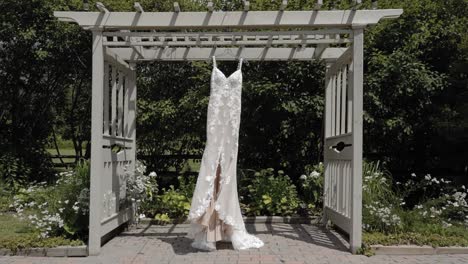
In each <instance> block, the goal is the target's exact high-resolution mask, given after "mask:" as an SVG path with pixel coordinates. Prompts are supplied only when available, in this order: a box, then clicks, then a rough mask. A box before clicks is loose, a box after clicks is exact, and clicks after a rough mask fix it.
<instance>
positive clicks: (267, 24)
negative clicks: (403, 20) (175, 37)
mask: <svg viewBox="0 0 468 264" xmlns="http://www.w3.org/2000/svg"><path fill="white" fill-rule="evenodd" d="M176 3H177V2H176ZM176 3H174V8H175V11H176V12H144V13H137V12H110V13H109V15H108V17H106V19H103V14H102V13H99V12H75V11H55V12H54V16H55V17H57V18H59V19H60V20H61V21H67V22H71V21H75V22H76V23H78V24H79V25H80V26H82V27H84V28H87V29H89V28H96V27H98V28H103V27H105V28H121V29H125V28H127V29H128V28H131V29H158V30H166V29H177V28H178V29H188V28H206V29H208V28H210V29H215V28H255V29H261V28H271V27H272V26H275V27H349V26H351V25H354V24H361V25H372V24H376V23H378V22H379V20H380V19H382V18H394V17H398V16H400V15H401V14H402V13H403V10H402V9H382V10H323V11H322V10H320V11H313V10H311V11H249V12H243V11H228V12H224V11H216V12H180V7H179V5H178V4H177V5H176Z"/></svg>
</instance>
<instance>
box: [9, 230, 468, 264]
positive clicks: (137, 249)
mask: <svg viewBox="0 0 468 264" xmlns="http://www.w3.org/2000/svg"><path fill="white" fill-rule="evenodd" d="M247 228H248V231H249V232H250V233H254V234H256V235H257V236H259V237H260V238H261V239H262V240H263V241H264V242H265V246H264V247H262V248H260V249H253V250H244V251H234V250H232V246H231V244H230V243H224V242H223V243H218V244H217V248H218V250H217V251H214V252H202V251H197V250H195V249H193V248H192V247H191V246H190V243H191V240H190V239H188V238H186V237H185V235H186V232H187V229H188V225H167V226H154V225H152V226H147V227H141V228H138V229H133V230H130V231H126V232H124V233H122V234H120V235H119V236H117V237H115V238H113V239H112V240H111V241H109V242H108V243H106V244H105V245H104V246H103V248H102V251H101V254H100V255H99V256H96V257H94V256H92V257H87V258H45V257H22V256H11V257H0V263H2V264H3V263H15V264H20V263H21V264H26V263H28V264H29V263H41V264H42V263H51V264H54V263H57V264H58V263H84V264H88V263H89V264H97V263H106V264H107V263H109V264H120V263H121V264H124V263H128V264H130V263H134V264H139V263H155V264H165V263H168V264H178V263H181V264H182V263H184V264H185V263H189V264H191V263H200V264H201V263H203V264H214V263H228V264H229V263H238V264H250V263H256V264H267V263H281V264H300V263H314V264H322V263H331V264H346V263H372V264H374V263H375V264H379V263H392V264H399V263H408V264H422V263H430V264H439V263H447V264H449V263H453V264H467V263H468V255H431V256H430V255H426V256H424V255H421V256H373V257H370V258H369V257H365V256H361V255H352V254H350V253H349V252H348V251H347V249H346V241H344V240H343V239H342V238H341V237H340V236H339V235H337V234H335V233H333V232H329V231H327V230H325V229H323V228H321V227H319V226H315V225H304V224H251V225H247Z"/></svg>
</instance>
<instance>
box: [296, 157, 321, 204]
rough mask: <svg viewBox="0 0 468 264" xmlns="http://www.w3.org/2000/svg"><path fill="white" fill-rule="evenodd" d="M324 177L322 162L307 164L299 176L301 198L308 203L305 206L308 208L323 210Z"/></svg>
mask: <svg viewBox="0 0 468 264" xmlns="http://www.w3.org/2000/svg"><path fill="white" fill-rule="evenodd" d="M324 179H325V177H324V166H323V163H322V162H320V163H319V164H317V165H307V166H306V167H305V173H304V174H303V175H301V176H300V177H299V180H300V190H301V198H302V200H303V201H304V202H305V203H306V206H304V207H306V208H307V209H313V210H314V211H321V210H322V207H323V184H324Z"/></svg>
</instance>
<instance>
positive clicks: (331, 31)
mask: <svg viewBox="0 0 468 264" xmlns="http://www.w3.org/2000/svg"><path fill="white" fill-rule="evenodd" d="M352 33H353V31H352V30H350V29H344V28H327V29H315V30H309V29H307V30H262V31H232V32H231V31H223V32H221V31H202V32H181V31H175V32H154V31H130V30H120V31H108V32H103V35H104V36H110V37H115V36H118V37H127V36H130V37H140V38H143V39H145V38H152V37H153V38H181V37H193V38H202V37H205V38H208V37H213V36H216V37H269V36H294V35H306V36H308V35H310V37H313V35H316V36H317V37H316V38H318V37H324V36H325V37H327V36H329V35H335V34H352Z"/></svg>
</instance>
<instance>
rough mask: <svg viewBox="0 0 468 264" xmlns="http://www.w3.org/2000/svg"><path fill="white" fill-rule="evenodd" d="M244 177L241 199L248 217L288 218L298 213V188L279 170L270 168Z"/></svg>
mask: <svg viewBox="0 0 468 264" xmlns="http://www.w3.org/2000/svg"><path fill="white" fill-rule="evenodd" d="M248 173H249V172H247V174H246V176H244V177H243V180H242V186H243V187H242V188H241V191H240V193H241V194H242V195H241V197H240V199H241V201H242V204H243V205H242V207H243V209H244V211H245V214H246V215H279V216H287V215H293V214H295V213H297V210H298V208H299V198H298V194H297V191H296V186H295V185H294V184H292V182H291V180H290V178H289V177H288V176H287V175H284V172H283V171H281V170H279V171H277V174H276V175H275V172H274V169H272V168H268V169H263V170H260V171H257V172H254V173H253V174H251V175H248Z"/></svg>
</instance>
